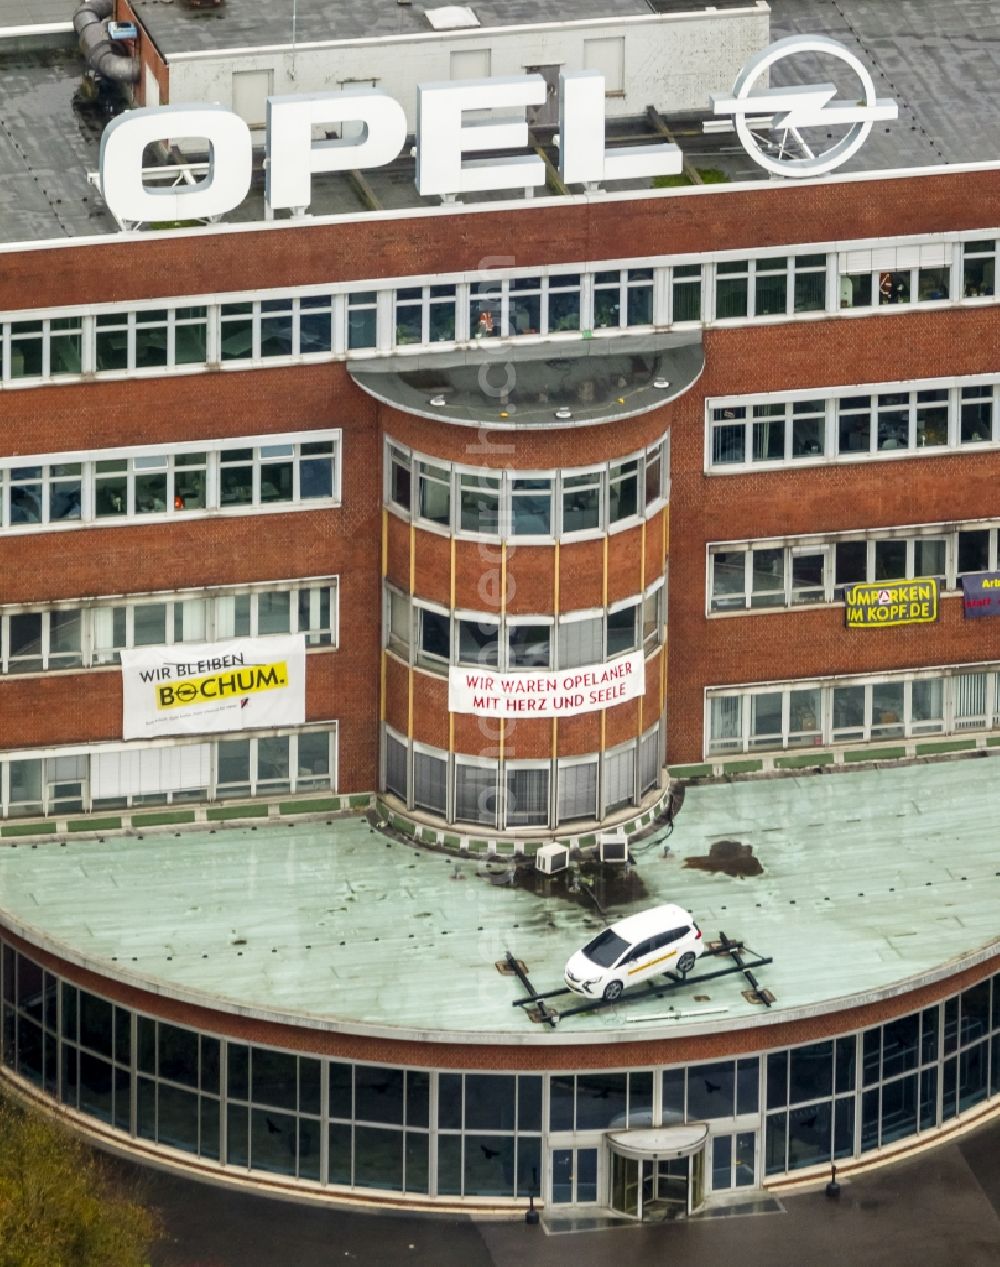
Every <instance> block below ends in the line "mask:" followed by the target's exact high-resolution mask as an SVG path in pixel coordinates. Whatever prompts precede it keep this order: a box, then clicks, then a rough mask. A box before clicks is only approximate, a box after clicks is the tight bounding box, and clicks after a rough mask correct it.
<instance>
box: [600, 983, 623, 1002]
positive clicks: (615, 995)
mask: <svg viewBox="0 0 1000 1267" xmlns="http://www.w3.org/2000/svg"><path fill="white" fill-rule="evenodd" d="M624 989H625V987H624V986H623V985H622V983H621V982H620V981H609V982H608V984H607V985H606V986H605V987H604V997H605V999H606V1000H607V1001H608V1002H609V1003H614V1001H615V999H620V998H621V996H622V991H623V990H624Z"/></svg>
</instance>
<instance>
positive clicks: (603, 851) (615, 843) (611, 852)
mask: <svg viewBox="0 0 1000 1267" xmlns="http://www.w3.org/2000/svg"><path fill="white" fill-rule="evenodd" d="M597 849H598V857H599V858H600V860H601V861H602V862H618V863H624V862H628V841H627V840H624V839H623V838H621V837H619V836H602V837H601V839H600V841H599V842H598V846H597Z"/></svg>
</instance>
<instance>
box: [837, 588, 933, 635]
mask: <svg viewBox="0 0 1000 1267" xmlns="http://www.w3.org/2000/svg"><path fill="white" fill-rule="evenodd" d="M844 600H845V602H846V604H847V608H846V613H845V623H846V624H847V628H848V629H874V628H882V629H885V628H887V627H889V626H892V625H927V624H930V623H931V622H932V621H935V620H937V618H938V583H937V580H936V579H935V578H934V577H921V578H920V579H918V580H913V581H888V582H886V581H872V582H866V583H864V584H861V585H851V586H849V587H848V588H847V589H846V590H845V591H844Z"/></svg>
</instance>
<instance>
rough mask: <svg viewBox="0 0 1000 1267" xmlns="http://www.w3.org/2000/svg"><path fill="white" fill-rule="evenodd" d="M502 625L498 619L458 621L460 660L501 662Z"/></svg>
mask: <svg viewBox="0 0 1000 1267" xmlns="http://www.w3.org/2000/svg"><path fill="white" fill-rule="evenodd" d="M499 639H500V626H499V624H498V623H497V622H496V621H490V620H485V621H478V620H462V619H460V620H459V621H458V660H459V663H460V664H472V665H480V664H481V665H489V666H490V667H491V668H496V667H497V665H498V664H499V647H500V642H499Z"/></svg>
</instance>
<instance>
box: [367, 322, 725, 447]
mask: <svg viewBox="0 0 1000 1267" xmlns="http://www.w3.org/2000/svg"><path fill="white" fill-rule="evenodd" d="M497 306H498V307H499V302H498V305H497ZM483 307H484V311H486V310H487V309H486V307H485V304H484V305H483ZM498 320H499V318H498ZM496 348H497V341H495V340H493V339H483V341H482V342H481V343H479V344H477V346H476V347H475V348H474V349H472V350H470V351H459V352H437V353H434V352H426V353H421V354H420V355H417V356H405V355H403V356H394V357H383V358H379V359H377V360H373V361H369V362H358V363H355V364H353V365H352V367H351V375H352V377H353V378H354V379H355V381H356V382H357V383H358V384H359V385H360V386H361V387H363V388H364V389H365V391H366V392H369V393H370V394H371V395H372V396H375V397H376V398H377V399H379V400H383V401H386V402H387V403H388V404H390V405H394V406H396V407H397V408H398V409H404V410H406V411H407V412H408V413H416V414H422V415H423V416H424V417H427V418H438V419H442V420H445V421H447V422H457V423H461V424H465V425H468V426H476V425H479V424H495V423H496V422H497V421H498V420H500V419H505V418H509V419H510V421H511V422H516V423H517V425H518V426H527V427H532V426H534V427H547V428H551V427H560V426H561V427H571V426H575V425H577V424H579V423H581V422H588V423H591V422H614V421H617V420H618V419H621V418H630V417H632V415H633V414H640V413H644V412H646V410H649V409H656V408H658V407H659V406H660V405H662V404H663V403H664V402H665V401H668V400H673V399H674V398H675V397H677V396H679V395H681V394H682V393H683V392H685V391H686V390H687V388H688V387H690V385H691V384H692V383H693V382H694V380H695V379H696V378H697V377H698V375H699V374H700V373H701V369H702V366H703V365H704V363H705V358H704V355H703V353H702V349H701V335H700V332H698V333H696V334H694V335H691V334H682V335H664V334H659V335H650V336H646V337H638V338H636V337H633V338H628V337H625V338H622V337H617V338H615V339H613V340H607V339H602V338H595V339H587V340H585V341H582V342H581V341H579V340H577V341H575V342H573V343H565V344H552V343H548V344H537V345H534V346H530V347H524V348H519V349H518V353H517V366H516V368H517V374H516V376H514V378H513V381H511V379H510V378H509V377H508V373H509V371H508V367H507V366H506V365H503V366H497V351H496ZM490 366H493V367H494V368H495V369H498V370H499V377H498V385H497V386H494V385H493V384H492V383H491V382H490V374H489V367H490ZM484 367H486V369H485V370H484Z"/></svg>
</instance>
